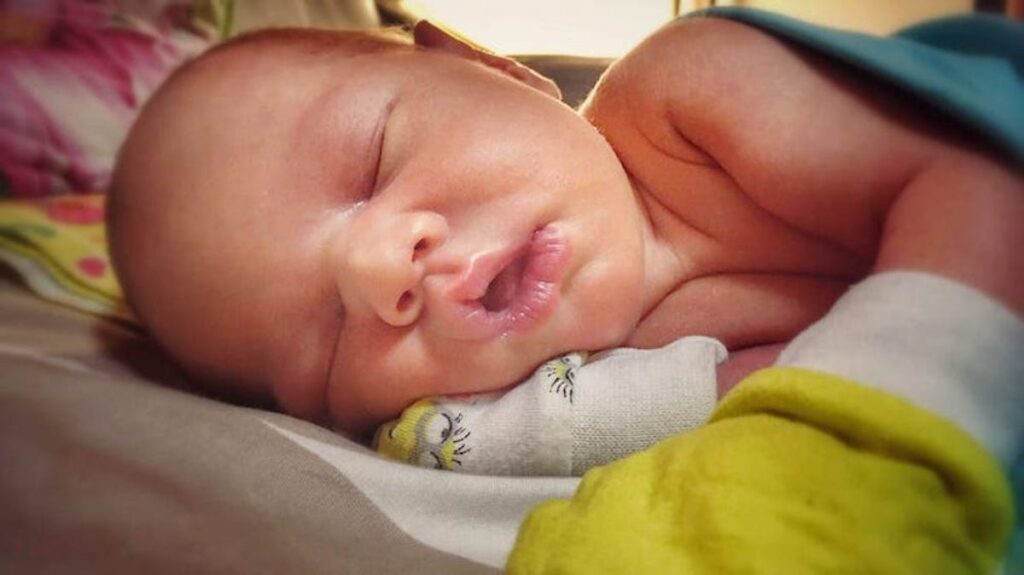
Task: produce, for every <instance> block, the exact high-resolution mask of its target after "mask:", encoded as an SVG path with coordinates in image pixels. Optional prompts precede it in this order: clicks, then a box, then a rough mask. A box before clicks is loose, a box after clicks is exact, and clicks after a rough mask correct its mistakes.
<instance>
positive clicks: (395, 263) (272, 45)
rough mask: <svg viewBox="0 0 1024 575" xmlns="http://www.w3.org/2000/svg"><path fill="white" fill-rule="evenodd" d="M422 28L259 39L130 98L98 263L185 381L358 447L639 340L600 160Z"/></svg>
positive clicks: (618, 202) (543, 106)
mask: <svg viewBox="0 0 1024 575" xmlns="http://www.w3.org/2000/svg"><path fill="white" fill-rule="evenodd" d="M421 32H422V33H420V34H418V40H420V41H418V42H417V43H416V44H413V43H410V42H408V41H403V40H400V39H395V38H392V37H389V36H386V35H371V34H363V33H351V32H348V33H344V32H323V31H296V30H291V31H286V30H279V31H269V32H262V33H257V34H255V35H252V36H248V37H244V38H242V39H241V40H239V41H235V42H233V43H230V44H227V45H225V46H222V47H220V48H218V49H215V50H214V51H212V52H211V53H208V54H207V55H205V56H203V57H201V58H199V59H198V60H196V61H194V62H192V63H190V64H189V65H187V66H186V67H185V68H184V69H182V70H181V71H179V72H178V73H177V74H176V75H175V76H173V77H172V79H171V80H169V81H168V82H167V83H166V84H165V85H164V86H163V87H162V88H161V89H160V90H159V91H158V93H157V94H156V95H155V96H154V97H153V99H152V100H151V101H150V102H149V103H148V104H147V105H146V107H145V109H144V110H143V112H142V114H141V116H140V118H139V120H138V122H137V123H136V125H135V126H134V128H133V130H132V132H131V134H130V136H129V138H128V141H127V142H126V144H125V146H124V147H123V149H122V151H121V156H120V158H119V161H118V165H117V169H116V171H115V176H114V183H113V186H112V191H111V199H110V206H109V212H110V217H109V224H110V238H111V251H112V255H113V258H114V262H115V266H116V269H117V271H118V274H119V276H120V278H121V281H122V284H123V287H124V289H125V293H126V295H127V298H128V301H129V303H130V304H131V306H132V307H133V309H134V310H135V312H136V313H137V315H138V317H139V318H140V319H141V321H142V322H143V323H144V324H145V326H146V327H147V329H148V330H149V331H150V333H151V334H152V336H153V337H154V338H155V339H156V340H157V341H159V342H160V343H161V344H162V346H163V347H164V348H165V349H166V350H167V351H168V352H169V353H170V355H171V356H172V357H173V358H175V359H176V360H177V361H178V362H179V363H180V364H181V365H182V367H183V368H184V369H185V370H186V372H188V373H190V374H191V375H192V376H193V377H194V378H196V379H197V380H200V381H204V382H209V384H210V385H214V386H217V387H219V388H220V389H222V390H229V391H231V392H233V393H235V394H244V395H248V396H251V397H254V398H266V399H269V400H272V401H275V402H276V403H278V404H279V405H280V406H281V407H282V408H283V409H284V410H285V411H287V412H290V413H292V414H294V415H297V416H299V417H303V418H307V419H310V420H314V421H318V422H323V423H327V424H333V425H335V426H337V427H339V428H341V429H344V430H347V431H350V432H354V433H360V432H363V431H365V430H367V429H369V428H370V427H372V426H375V425H377V424H379V423H381V422H382V421H384V420H387V419H389V418H392V417H394V416H396V415H397V414H398V413H399V412H400V411H401V409H402V408H404V407H405V406H406V405H408V404H409V403H411V402H413V401H414V400H416V399H419V398H421V397H425V396H429V395H439V394H454V393H469V392H482V391H490V390H495V389H499V388H502V387H505V386H507V385H509V384H511V383H514V382H515V381H517V380H519V379H521V378H523V377H524V376H525V375H527V374H528V373H529V372H530V371H531V370H532V369H533V368H535V367H536V366H537V365H538V364H539V363H541V362H542V361H543V360H545V359H547V358H549V357H551V356H554V355H556V354H558V353H561V352H564V351H566V350H569V349H599V348H603V347H609V346H613V345H617V344H619V343H621V342H622V341H623V340H624V338H625V337H626V336H628V334H629V333H630V332H631V330H632V329H633V327H634V326H635V324H636V322H637V320H638V318H639V315H640V313H641V295H642V294H641V293H640V292H641V291H642V285H643V257H644V254H643V240H642V232H641V221H642V220H641V217H640V210H639V206H638V200H637V198H636V197H635V196H634V194H633V191H632V186H631V184H630V182H629V180H628V178H627V176H626V174H625V172H624V170H623V168H622V167H621V165H620V163H619V162H618V160H617V158H616V157H615V155H614V153H613V152H612V150H611V148H610V147H609V146H608V144H607V143H606V142H605V141H604V139H603V138H602V137H601V136H600V135H599V134H598V132H597V131H596V130H595V129H594V128H593V127H591V126H590V125H589V124H588V123H587V122H586V121H585V120H583V119H582V118H580V117H579V116H578V115H577V114H575V113H574V112H573V111H572V110H571V109H569V108H568V107H566V106H565V105H563V104H562V103H560V102H559V101H558V100H557V99H556V98H554V97H552V96H551V94H549V93H546V92H549V91H550V90H548V89H547V85H546V84H544V83H543V82H542V81H540V80H538V79H537V78H536V77H533V76H528V75H525V74H524V73H523V71H522V70H518V69H512V68H507V67H505V66H506V62H505V61H504V60H502V59H499V58H496V57H493V56H482V55H480V54H479V53H475V52H472V51H471V50H470V49H469V48H468V47H466V46H465V45H464V44H460V43H458V42H457V41H455V40H453V39H451V38H450V37H447V36H444V35H443V34H440V33H438V32H437V30H436V29H434V28H426V29H423V30H421ZM423 44H428V45H430V46H428V47H424V46H423Z"/></svg>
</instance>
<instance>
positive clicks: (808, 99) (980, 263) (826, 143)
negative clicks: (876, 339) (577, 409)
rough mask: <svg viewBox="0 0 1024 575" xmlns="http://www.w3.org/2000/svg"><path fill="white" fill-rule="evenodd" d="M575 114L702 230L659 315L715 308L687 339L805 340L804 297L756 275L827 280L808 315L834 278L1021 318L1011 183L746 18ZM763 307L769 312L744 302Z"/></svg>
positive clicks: (675, 29)
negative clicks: (885, 276) (964, 293)
mask: <svg viewBox="0 0 1024 575" xmlns="http://www.w3.org/2000/svg"><path fill="white" fill-rule="evenodd" d="M583 112H584V113H585V114H586V115H587V116H588V117H589V118H590V119H591V120H592V121H593V122H594V123H595V124H597V125H598V126H599V127H601V129H602V132H603V133H604V134H605V135H606V137H607V138H608V139H609V141H610V142H611V144H612V145H613V147H615V149H616V151H617V152H618V153H619V154H620V156H621V157H622V159H623V163H624V164H625V165H626V167H627V169H629V171H630V173H631V174H634V175H635V177H636V178H637V180H638V181H640V182H642V183H643V184H645V185H646V187H647V188H648V189H650V190H651V191H652V194H654V195H655V196H657V197H658V200H659V204H660V205H663V206H668V208H669V209H671V210H673V211H674V212H675V214H676V216H677V217H678V218H680V219H681V220H683V221H684V222H685V223H686V224H688V225H690V226H691V227H692V228H693V229H694V230H696V232H698V233H695V234H693V236H694V239H693V240H692V241H691V242H690V245H695V246H697V247H694V248H689V249H690V252H691V254H690V255H691V256H692V258H693V259H694V261H695V262H697V263H698V264H700V265H702V266H703V268H704V269H702V270H701V271H702V272H703V273H701V274H700V277H697V278H694V279H693V281H690V282H689V284H690V285H686V286H684V288H685V289H681V290H679V294H678V297H676V298H675V299H676V300H678V301H673V304H674V305H675V307H674V308H673V309H672V310H670V312H671V313H672V314H673V315H674V316H677V317H688V316H687V314H686V313H684V312H685V310H688V309H690V310H692V309H702V310H708V311H706V312H704V313H703V314H702V315H701V316H700V317H702V318H704V319H705V321H706V324H707V325H689V324H687V326H686V327H687V328H688V329H692V331H693V332H695V333H704V334H709V335H712V336H715V337H718V338H719V339H722V340H723V341H725V342H726V344H727V345H729V347H730V349H732V348H733V347H734V345H733V343H734V342H735V341H740V342H741V345H742V340H743V339H744V337H743V336H744V333H752V332H753V333H765V334H771V335H770V337H778V335H779V334H786V333H788V337H785V339H776V340H775V341H785V340H786V339H788V338H789V337H792V336H794V335H795V334H796V333H798V332H799V331H801V330H802V329H804V328H805V327H806V326H807V325H808V323H809V321H808V318H809V315H808V314H807V313H806V312H807V311H812V312H813V311H814V310H809V308H808V306H809V304H808V303H807V302H808V301H809V298H808V297H807V296H808V294H802V293H795V292H794V294H793V297H788V298H777V297H776V298H769V296H768V294H775V293H779V290H780V289H782V288H786V289H789V288H788V286H785V285H777V286H776V285H771V286H768V287H763V284H758V283H757V282H753V281H750V278H751V277H753V278H754V279H757V278H761V277H766V276H774V278H769V279H771V280H772V281H773V282H775V283H778V282H780V281H781V280H782V279H783V278H784V279H785V280H786V281H797V280H800V279H801V278H820V279H828V278H830V279H832V280H834V281H835V282H836V283H837V286H838V287H839V289H837V290H835V291H834V295H833V296H832V297H831V298H826V299H825V300H824V301H822V302H817V303H816V304H815V305H817V310H818V311H817V314H816V315H820V314H822V313H824V312H825V311H826V310H827V309H828V307H829V306H830V304H831V301H834V298H835V297H838V295H839V294H840V293H841V292H842V287H843V284H846V285H848V284H850V283H853V282H854V281H857V280H858V279H860V278H861V277H863V276H864V275H865V274H866V273H869V272H878V271H886V270H897V269H904V270H916V271H925V272H929V273H933V274H936V275H941V276H944V277H947V278H950V279H954V280H956V281H959V282H961V283H964V284H967V285H970V286H973V287H976V288H978V289H981V290H982V291H984V292H986V293H988V294H989V295H991V296H993V297H995V298H996V299H997V300H999V301H1001V302H1002V303H1004V304H1005V305H1007V306H1008V307H1010V308H1011V309H1012V310H1014V311H1015V312H1016V313H1018V314H1024V290H1022V289H1020V286H1021V285H1024V259H1022V258H1019V257H1015V253H1014V250H1016V249H1017V247H1016V246H1020V245H1024V226H1021V225H1020V222H1021V221H1024V184H1022V181H1021V179H1020V177H1019V175H1017V174H1015V173H1014V172H1013V171H1012V169H1011V168H1010V167H1009V166H1008V165H1004V164H1001V163H999V162H998V161H996V160H995V159H993V157H991V156H988V155H986V153H985V152H984V150H986V147H985V146H984V144H982V143H980V142H978V141H975V140H973V139H970V138H969V137H968V136H967V135H966V132H964V131H962V130H956V129H954V128H953V127H951V122H946V121H943V120H942V119H941V118H939V119H936V115H929V114H927V113H925V112H923V111H922V106H920V105H917V104H916V103H915V102H914V101H912V100H910V99H909V98H907V97H906V96H904V95H902V94H900V93H899V92H897V91H895V90H894V89H891V88H888V87H886V86H883V85H881V84H880V83H879V82H877V81H875V80H874V79H872V78H870V77H868V76H862V75H859V74H857V73H855V72H853V71H852V69H848V68H845V67H843V66H841V65H839V64H836V63H835V62H831V61H827V60H825V59H824V58H822V57H820V56H814V55H811V54H807V53H804V52H801V51H799V50H798V49H796V48H794V47H793V46H792V45H791V44H788V43H786V42H783V41H781V40H779V39H776V38H774V37H772V36H770V35H768V34H766V33H764V32H761V31H758V30H756V29H754V28H751V27H748V26H745V25H742V24H738V23H735V22H731V21H727V20H722V19H718V18H704V19H688V20H682V21H679V22H675V23H673V24H671V25H670V26H668V27H666V28H665V29H664V30H662V31H661V32H659V33H658V34H656V35H655V36H654V37H652V38H651V39H649V40H647V41H646V42H645V43H644V44H641V46H640V47H639V48H638V49H636V50H635V51H634V52H633V53H631V54H630V55H629V56H627V57H626V58H624V59H623V60H622V61H620V62H619V63H617V64H616V65H615V66H613V68H612V69H610V70H609V72H608V74H607V75H606V76H605V77H604V78H603V79H602V82H601V84H600V85H599V87H598V88H597V91H596V92H595V94H594V96H593V97H592V98H591V100H590V102H589V104H588V105H587V107H585V109H584V110H583ZM801 250H802V251H801ZM743 273H746V274H747V275H746V276H744V275H741V274H743ZM750 274H759V275H754V276H751V275H750ZM750 286H753V287H750ZM701 287H703V288H704V289H701ZM748 288H749V289H748ZM743 289H748V291H747V292H744V291H742V290H743ZM793 289H795V288H793ZM748 292H750V293H748ZM687 293H689V294H690V295H691V297H689V298H687V297H686V294H687ZM718 294H724V295H723V296H722V297H728V301H726V302H720V301H719V299H720V298H719V296H718ZM759 297H760V298H762V299H768V301H770V306H755V307H753V308H751V307H750V305H749V304H748V303H747V302H754V301H757V300H758V298H759ZM719 304H721V305H719ZM821 304H823V305H821ZM716 310H717V311H716ZM656 311H657V310H656ZM812 315H813V314H812ZM690 316H692V314H690ZM721 326H733V327H731V328H729V329H731V331H728V332H723V331H722V330H723V329H726V328H723V327H721ZM638 337H642V334H638ZM762 341H764V340H762Z"/></svg>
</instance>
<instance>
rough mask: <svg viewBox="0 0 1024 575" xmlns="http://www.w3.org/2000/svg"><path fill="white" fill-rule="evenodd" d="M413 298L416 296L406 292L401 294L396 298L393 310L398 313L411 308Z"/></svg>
mask: <svg viewBox="0 0 1024 575" xmlns="http://www.w3.org/2000/svg"><path fill="white" fill-rule="evenodd" d="M415 297H416V296H414V295H412V292H411V291H408V290H406V291H404V292H402V295H401V296H399V297H398V303H397V304H396V305H395V309H397V310H398V312H399V313H402V312H405V311H406V310H408V309H409V308H410V307H412V304H413V300H414V299H415Z"/></svg>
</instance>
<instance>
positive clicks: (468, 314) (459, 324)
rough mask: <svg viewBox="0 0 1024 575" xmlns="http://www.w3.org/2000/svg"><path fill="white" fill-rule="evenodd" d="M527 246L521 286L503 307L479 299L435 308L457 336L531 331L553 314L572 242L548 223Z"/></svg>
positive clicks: (484, 336)
mask: <svg viewBox="0 0 1024 575" xmlns="http://www.w3.org/2000/svg"><path fill="white" fill-rule="evenodd" d="M524 249H525V253H524V254H523V255H522V256H520V257H522V258H525V262H523V269H522V273H521V274H520V277H519V281H518V285H517V286H516V289H515V293H514V295H512V297H511V299H510V300H509V301H508V302H507V303H506V304H505V305H504V307H502V308H501V309H496V310H488V309H487V308H486V307H484V303H483V301H481V300H482V299H483V298H480V299H472V300H461V301H458V300H456V301H449V302H447V303H448V305H445V306H441V307H442V309H438V310H436V311H437V312H439V313H441V314H443V316H444V323H445V324H447V326H446V327H447V329H448V330H450V331H451V332H452V334H453V335H454V336H455V337H456V338H457V339H466V340H485V339H491V338H494V337H498V336H501V335H505V334H508V333H512V332H526V331H530V330H531V329H533V328H535V327H537V326H538V325H540V324H542V323H543V322H544V321H546V320H547V319H548V318H550V317H551V315H552V314H553V313H554V311H555V308H556V307H557V305H558V299H559V297H560V291H559V282H560V280H561V279H562V276H563V275H564V274H565V271H566V267H567V264H568V262H569V243H568V241H567V240H566V238H565V236H563V235H562V234H561V232H559V231H558V230H556V229H554V228H552V227H550V226H548V227H545V228H541V229H539V230H537V231H535V232H534V233H533V236H532V237H531V238H530V241H529V243H528V244H527V245H526V246H525V248H524ZM509 265H512V263H511V262H510V263H509Z"/></svg>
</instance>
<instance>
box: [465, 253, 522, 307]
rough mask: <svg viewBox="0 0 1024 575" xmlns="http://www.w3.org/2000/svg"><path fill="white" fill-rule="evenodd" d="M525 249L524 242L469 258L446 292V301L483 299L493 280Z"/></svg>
mask: <svg viewBox="0 0 1024 575" xmlns="http://www.w3.org/2000/svg"><path fill="white" fill-rule="evenodd" d="M526 248H527V244H526V243H525V242H524V243H522V244H520V245H514V246H509V247H506V248H501V249H496V250H490V251H486V252H483V253H479V254H476V255H474V256H473V257H471V258H470V260H469V263H468V265H467V266H466V270H465V271H464V272H463V273H462V274H461V275H460V276H459V277H458V278H457V279H456V280H455V281H454V283H453V284H452V285H451V286H450V287H449V288H448V289H447V290H446V295H447V297H448V299H451V300H453V301H473V300H478V299H480V298H482V297H484V295H485V294H486V293H487V288H488V287H489V286H490V285H491V282H492V281H494V278H496V277H497V276H498V274H500V273H501V272H502V270H504V269H505V268H506V267H508V266H509V265H511V264H512V262H514V261H516V259H517V258H519V256H521V255H522V254H523V252H524V251H525V250H526Z"/></svg>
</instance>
